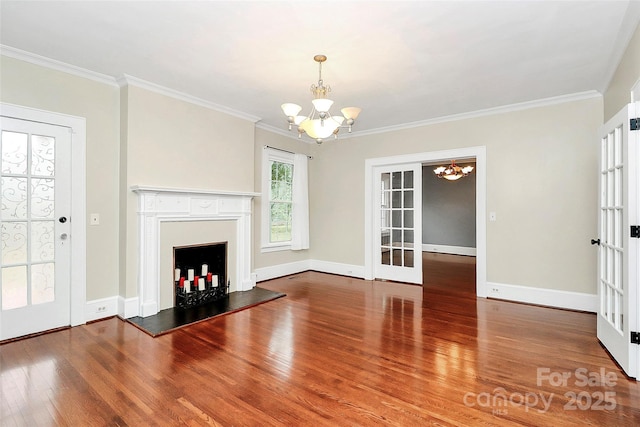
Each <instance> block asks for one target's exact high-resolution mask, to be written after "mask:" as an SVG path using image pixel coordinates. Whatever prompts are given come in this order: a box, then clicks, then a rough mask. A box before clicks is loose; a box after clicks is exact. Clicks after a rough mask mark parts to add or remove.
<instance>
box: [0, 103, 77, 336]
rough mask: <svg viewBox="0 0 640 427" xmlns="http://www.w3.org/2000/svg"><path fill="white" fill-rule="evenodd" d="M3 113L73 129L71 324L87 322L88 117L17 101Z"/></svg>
mask: <svg viewBox="0 0 640 427" xmlns="http://www.w3.org/2000/svg"><path fill="white" fill-rule="evenodd" d="M0 115H2V116H4V117H9V118H13V119H20V120H30V121H33V122H40V123H46V124H50V125H55V126H64V127H68V128H69V129H71V220H70V221H69V222H70V225H71V240H70V241H71V313H70V314H71V316H70V318H71V326H77V325H82V324H84V323H86V318H85V314H84V311H85V310H84V309H85V305H86V300H87V259H86V257H87V250H86V248H87V228H86V160H85V156H86V120H85V119H84V117H77V116H70V115H67V114H61V113H54V112H51V111H44V110H38V109H35V108H29V107H22V106H19V105H14V104H7V103H4V102H3V103H0Z"/></svg>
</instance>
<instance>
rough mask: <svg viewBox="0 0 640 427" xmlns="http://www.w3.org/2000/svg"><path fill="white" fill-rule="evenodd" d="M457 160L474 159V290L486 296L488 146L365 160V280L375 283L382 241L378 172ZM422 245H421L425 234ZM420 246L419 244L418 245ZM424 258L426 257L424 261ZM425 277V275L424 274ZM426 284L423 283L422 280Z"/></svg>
mask: <svg viewBox="0 0 640 427" xmlns="http://www.w3.org/2000/svg"><path fill="white" fill-rule="evenodd" d="M451 159H456V160H457V161H459V162H460V163H462V162H467V161H473V160H475V163H476V169H475V171H474V173H475V178H476V183H475V202H476V203H475V243H476V244H475V246H476V250H475V255H476V258H475V261H476V263H475V264H476V265H475V291H476V296H478V297H486V296H487V290H486V281H487V270H486V263H487V261H486V258H487V252H486V173H487V172H486V147H484V146H478V147H468V148H460V149H452V150H443V151H433V152H425V153H415V154H407V155H401V156H392V157H381V158H374V159H367V160H366V161H365V210H364V211H365V219H364V223H365V239H364V240H365V248H364V249H365V265H364V267H365V268H364V273H365V274H364V276H365V279H366V280H374V279H375V278H376V277H375V275H376V274H375V271H376V269H375V265H376V262H378V258H377V255H378V254H379V246H380V242H379V238H378V231H379V230H378V229H377V227H376V225H377V223H376V219H375V218H376V215H377V214H378V213H379V211H380V206H378V205H377V202H379V197H377V196H376V195H377V193H378V192H379V191H378V190H379V188H378V186H377V184H378V182H377V181H378V176H377V175H376V171H377V170H379V169H380V168H385V167H393V166H398V165H405V166H408V165H417V166H419V167H420V168H421V167H422V165H424V164H433V163H436V162H438V163H442V162H447V161H449V162H450V161H451ZM419 237H420V244H422V235H421V236H419ZM416 243H418V242H416ZM423 259H424V258H423ZM423 278H424V273H423ZM422 282H424V280H423V281H422Z"/></svg>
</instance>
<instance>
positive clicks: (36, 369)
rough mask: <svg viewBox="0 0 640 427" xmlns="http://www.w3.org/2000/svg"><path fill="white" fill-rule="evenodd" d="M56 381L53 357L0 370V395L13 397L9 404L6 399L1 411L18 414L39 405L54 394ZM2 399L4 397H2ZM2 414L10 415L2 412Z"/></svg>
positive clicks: (56, 372)
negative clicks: (16, 396)
mask: <svg viewBox="0 0 640 427" xmlns="http://www.w3.org/2000/svg"><path fill="white" fill-rule="evenodd" d="M57 383H58V369H57V368H56V362H55V360H54V359H48V360H43V361H40V362H37V363H29V364H28V365H26V366H17V367H15V368H11V369H8V370H6V371H4V370H0V396H5V397H6V398H7V399H8V397H9V396H15V395H18V396H20V397H19V398H15V397H13V398H12V399H11V400H10V401H11V404H9V406H7V405H6V403H8V401H6V402H4V403H3V404H2V407H1V408H2V409H3V411H7V410H9V411H10V412H13V413H16V414H20V413H21V412H28V411H32V410H33V408H37V407H41V408H43V410H45V406H46V405H44V404H43V403H45V402H47V401H49V398H50V397H52V396H55V394H56V389H57V388H58V387H57ZM3 400H4V398H3ZM3 415H10V414H6V413H3Z"/></svg>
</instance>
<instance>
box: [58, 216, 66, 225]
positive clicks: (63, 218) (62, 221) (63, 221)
mask: <svg viewBox="0 0 640 427" xmlns="http://www.w3.org/2000/svg"><path fill="white" fill-rule="evenodd" d="M58 221H60V222H61V223H62V224H64V223H65V222H67V217H66V216H61V217H60V218H58Z"/></svg>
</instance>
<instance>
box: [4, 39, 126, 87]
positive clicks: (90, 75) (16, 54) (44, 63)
mask: <svg viewBox="0 0 640 427" xmlns="http://www.w3.org/2000/svg"><path fill="white" fill-rule="evenodd" d="M0 55H3V56H7V57H9V58H13V59H18V60H20V61H25V62H29V63H31V64H35V65H40V66H41V67H46V68H50V69H53V70H56V71H61V72H63V73H67V74H72V75H74V76H77V77H83V78H85V79H89V80H93V81H96V82H98V83H103V84H106V85H109V86H117V85H118V84H117V83H116V79H115V78H113V77H111V76H108V75H106V74H102V73H97V72H95V71H91V70H87V69H85V68H81V67H77V66H75V65H71V64H67V63H66V62H62V61H58V60H55V59H51V58H47V57H45V56H41V55H37V54H35V53H31V52H27V51H26V50H20V49H16V48H15V47H11V46H6V45H0Z"/></svg>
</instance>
